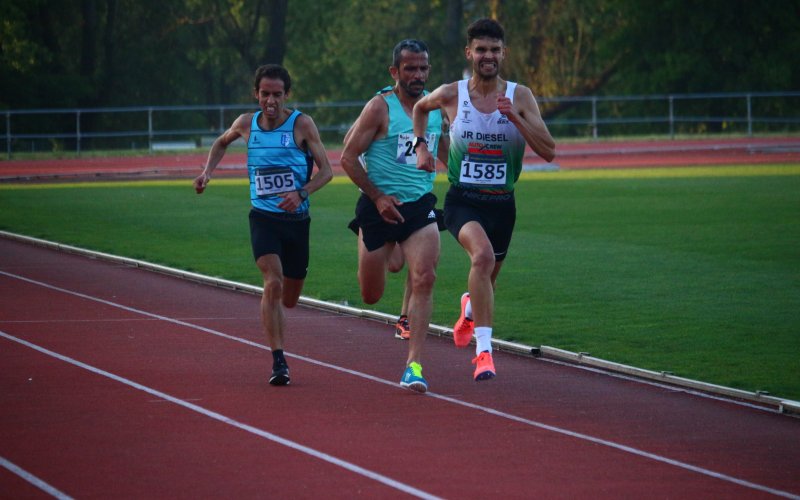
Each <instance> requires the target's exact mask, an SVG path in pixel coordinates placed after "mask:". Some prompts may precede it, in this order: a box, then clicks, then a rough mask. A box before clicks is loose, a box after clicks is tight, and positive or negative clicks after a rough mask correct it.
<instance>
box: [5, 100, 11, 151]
mask: <svg viewBox="0 0 800 500" xmlns="http://www.w3.org/2000/svg"><path fill="white" fill-rule="evenodd" d="M6 156H8V159H9V160H10V159H11V113H10V112H8V111H6Z"/></svg>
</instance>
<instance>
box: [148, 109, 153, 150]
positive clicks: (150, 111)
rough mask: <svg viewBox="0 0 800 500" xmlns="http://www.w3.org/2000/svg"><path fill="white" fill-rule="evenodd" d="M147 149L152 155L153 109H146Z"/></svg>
mask: <svg viewBox="0 0 800 500" xmlns="http://www.w3.org/2000/svg"><path fill="white" fill-rule="evenodd" d="M147 149H149V150H150V154H153V108H147Z"/></svg>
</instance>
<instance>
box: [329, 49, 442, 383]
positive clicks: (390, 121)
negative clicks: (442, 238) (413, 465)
mask: <svg viewBox="0 0 800 500" xmlns="http://www.w3.org/2000/svg"><path fill="white" fill-rule="evenodd" d="M389 73H390V74H391V75H392V78H393V79H394V80H395V86H394V88H393V89H391V91H390V92H386V93H381V94H379V95H376V96H375V97H373V98H372V99H371V100H370V101H369V102H368V103H367V104H366V106H364V109H363V110H362V111H361V115H360V116H359V117H358V119H357V120H356V122H355V124H354V125H353V128H352V129H351V130H350V132H349V133H348V136H347V137H346V139H345V146H344V150H343V152H342V160H341V161H342V167H343V168H344V170H345V172H347V175H349V176H350V179H351V180H352V181H353V182H354V183H355V184H356V185H357V186H358V187H359V188H360V189H361V193H362V194H361V196H360V198H359V200H358V202H357V204H356V223H357V225H358V228H359V236H358V283H359V286H360V288H361V297H362V299H363V300H364V302H366V303H367V304H374V303H376V302H378V301H379V300H380V298H381V297H382V296H383V291H384V287H385V285H386V269H387V266H388V263H389V261H390V258H391V256H392V253H393V251H394V248H395V246H396V245H400V246H401V247H402V250H403V255H404V256H405V260H406V262H407V263H408V273H409V279H408V283H409V286H410V297H409V303H408V317H409V326H410V330H411V333H410V338H409V345H408V358H407V360H406V368H405V371H404V372H403V376H402V378H401V380H400V384H401V385H402V386H403V387H407V388H409V389H411V390H414V391H417V392H425V391H427V390H428V383H427V381H426V380H425V378H424V377H423V376H422V365H421V363H420V362H421V356H422V348H423V345H424V341H425V337H426V335H427V332H428V325H429V322H430V317H431V311H432V307H433V298H432V297H433V283H434V280H435V279H436V265H437V263H438V261H439V230H438V227H437V225H436V214H435V212H434V206H435V204H436V196H434V194H433V193H432V192H431V191H432V189H433V178H434V177H435V173H434V172H423V171H421V170H418V169H417V167H416V156H415V155H414V150H413V140H412V139H413V134H412V126H411V110H412V109H413V106H414V103H415V102H417V100H419V99H420V98H421V97H422V96H423V93H424V89H425V82H426V81H427V79H428V75H429V73H430V64H429V60H428V48H427V47H426V46H425V44H424V43H422V42H421V41H419V40H403V41H401V42H400V43H398V44H397V46H396V47H395V49H394V52H393V62H392V65H391V66H390V67H389ZM422 129H423V131H422V132H421V133H423V134H424V136H425V137H426V140H427V141H428V142H429V143H430V145H431V149H432V150H435V149H436V147H437V145H438V144H439V140H440V137H441V134H442V120H441V117H440V114H439V113H438V112H437V113H435V114H431V116H430V117H429V118H428V119H427V120H426V122H425V123H424V124H423V125H422ZM362 154H363V158H364V162H365V166H364V167H362V165H361V163H360V162H359V157H360V156H361V155H362Z"/></svg>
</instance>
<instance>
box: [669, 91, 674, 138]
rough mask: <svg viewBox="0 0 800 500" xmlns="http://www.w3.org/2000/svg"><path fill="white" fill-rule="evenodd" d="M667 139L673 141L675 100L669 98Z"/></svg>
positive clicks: (671, 97)
mask: <svg viewBox="0 0 800 500" xmlns="http://www.w3.org/2000/svg"><path fill="white" fill-rule="evenodd" d="M669 138H670V139H675V98H674V97H673V96H672V95H670V96H669Z"/></svg>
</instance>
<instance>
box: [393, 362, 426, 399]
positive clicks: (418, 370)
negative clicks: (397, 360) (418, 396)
mask: <svg viewBox="0 0 800 500" xmlns="http://www.w3.org/2000/svg"><path fill="white" fill-rule="evenodd" d="M400 385H401V386H402V387H407V388H409V389H411V390H412V391H417V392H426V391H427V390H428V383H427V382H425V379H424V378H422V365H420V364H419V363H417V362H413V363H411V364H409V365H408V368H406V371H405V372H403V378H402V379H400Z"/></svg>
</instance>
